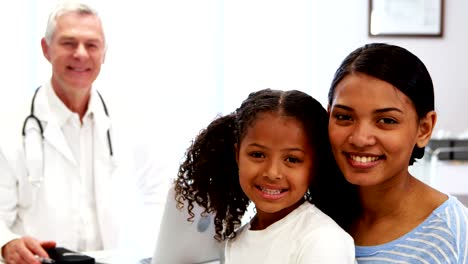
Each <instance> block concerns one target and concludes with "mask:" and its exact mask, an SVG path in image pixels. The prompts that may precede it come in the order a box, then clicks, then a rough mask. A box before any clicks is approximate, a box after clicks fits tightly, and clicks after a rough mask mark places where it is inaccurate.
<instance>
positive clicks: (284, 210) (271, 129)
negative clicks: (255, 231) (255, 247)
mask: <svg viewBox="0 0 468 264" xmlns="http://www.w3.org/2000/svg"><path fill="white" fill-rule="evenodd" d="M313 155H315V153H313V150H312V148H311V146H310V143H309V140H308V138H307V135H306V132H305V130H304V127H303V125H302V124H301V123H300V122H299V121H298V120H297V119H295V118H292V117H285V116H281V115H279V114H277V113H261V114H259V115H258V117H257V119H256V120H255V122H254V123H253V126H251V127H249V128H248V130H247V133H246V135H245V137H244V138H243V139H242V141H241V143H240V145H239V146H238V148H237V162H238V166H239V181H240V185H241V187H242V190H243V191H244V192H245V194H246V195H247V197H248V198H249V199H250V200H251V201H253V202H254V203H255V206H256V209H257V216H258V218H259V219H260V218H261V217H268V219H270V220H273V221H272V222H275V221H277V220H279V219H281V218H283V217H284V216H285V215H287V214H288V213H289V212H291V211H293V210H294V209H295V208H297V207H298V206H299V205H300V204H301V203H302V198H303V196H304V194H305V193H306V191H307V189H308V186H309V183H310V181H311V178H312V175H311V172H312V168H313V165H314V164H313V160H314V158H313Z"/></svg>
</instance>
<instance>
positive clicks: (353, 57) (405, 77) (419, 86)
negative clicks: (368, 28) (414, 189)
mask: <svg viewBox="0 0 468 264" xmlns="http://www.w3.org/2000/svg"><path fill="white" fill-rule="evenodd" d="M353 73H364V74H366V75H369V76H372V77H375V78H377V79H380V80H382V81H385V82H387V83H389V84H391V85H393V86H394V87H396V88H397V89H398V90H400V91H401V92H402V93H404V94H405V95H406V96H407V97H408V98H409V99H410V100H411V101H412V103H413V105H414V107H415V109H416V113H417V115H418V117H419V118H423V117H424V116H426V114H427V113H429V112H430V111H433V110H434V86H433V84H432V79H431V76H430V74H429V72H428V71H427V69H426V66H425V65H424V63H423V62H422V61H421V60H420V59H419V58H418V57H416V56H415V55H414V54H413V53H411V52H409V51H408V50H406V49H404V48H402V47H399V46H395V45H389V44H385V43H371V44H367V45H364V46H362V47H360V48H358V49H356V50H354V51H353V52H351V53H350V54H349V55H348V56H347V57H346V58H345V59H344V60H343V62H342V63H341V65H340V67H339V68H338V70H337V71H336V73H335V77H334V78H333V81H332V83H331V86H330V90H329V92H328V104H329V105H332V103H333V97H334V94H335V88H336V86H337V85H338V83H339V82H340V81H341V80H343V78H345V77H346V76H348V75H349V74H353ZM423 156H424V147H423V148H420V147H418V146H417V145H415V146H414V149H413V153H412V154H411V158H410V162H409V165H412V164H413V163H414V162H415V161H416V159H420V158H422V157H423Z"/></svg>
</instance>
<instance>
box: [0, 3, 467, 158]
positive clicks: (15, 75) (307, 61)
mask: <svg viewBox="0 0 468 264" xmlns="http://www.w3.org/2000/svg"><path fill="white" fill-rule="evenodd" d="M89 1H90V2H94V3H95V4H97V6H98V8H99V9H100V10H101V13H102V15H103V17H104V23H105V26H106V30H107V35H108V36H107V37H108V39H109V50H108V55H107V59H106V63H105V65H104V67H103V71H102V74H101V76H100V78H99V79H98V82H97V85H99V87H100V88H101V90H102V91H103V93H104V94H105V95H106V96H107V97H108V98H109V99H108V100H107V101H109V104H111V109H112V113H111V114H112V115H113V116H119V117H123V118H126V119H127V120H130V121H132V122H133V123H135V122H137V123H139V124H140V125H141V126H142V129H141V131H142V132H141V133H142V134H144V135H145V136H147V137H149V138H150V140H152V139H151V138H163V139H166V138H169V139H171V140H166V144H169V145H167V146H166V145H165V146H163V148H164V149H174V152H175V153H179V154H176V155H178V156H181V153H183V151H184V149H185V147H187V146H188V144H189V142H190V140H191V139H192V138H193V136H194V135H195V134H196V133H197V132H198V131H199V130H200V129H201V128H202V127H204V126H205V125H206V124H207V123H208V122H209V121H210V120H212V119H213V118H214V117H215V116H216V115H217V114H218V113H220V112H222V113H228V112H231V111H233V110H234V109H235V107H236V106H238V105H239V103H240V101H241V100H242V99H243V98H245V96H246V95H247V94H248V93H249V92H251V91H253V90H257V89H262V88H266V87H270V88H278V89H298V90H303V91H306V92H309V93H311V94H312V95H313V96H315V97H316V98H317V99H319V100H320V101H321V102H322V103H323V105H324V106H326V96H327V91H328V87H329V84H330V81H331V79H332V77H333V74H334V71H335V69H336V67H337V66H338V65H339V64H340V62H341V60H342V59H343V58H344V57H345V56H346V55H347V54H348V53H349V52H350V51H352V50H354V49H355V48H357V47H358V46H361V45H363V44H365V43H367V42H388V43H393V44H397V45H402V46H404V47H406V48H408V49H409V50H411V51H413V52H414V53H415V54H416V55H417V56H419V57H420V58H421V59H422V60H423V61H424V62H425V64H426V66H427V67H428V69H429V71H430V72H431V74H432V77H433V81H434V84H435V90H436V91H435V92H436V108H437V111H438V113H439V120H438V124H437V127H436V128H437V130H441V129H443V130H445V131H449V132H451V133H452V134H453V135H458V134H460V133H461V132H463V131H465V130H467V129H468V126H467V125H466V122H464V120H465V119H464V116H463V113H464V112H465V111H464V110H465V108H464V104H465V100H466V99H467V98H468V90H467V89H465V84H466V83H468V74H466V73H465V72H466V67H464V66H465V61H466V60H467V58H468V49H466V47H467V46H468V31H467V30H466V25H467V24H468V17H467V16H466V15H465V12H464V10H468V1H464V0H450V1H448V0H446V1H445V2H446V3H445V21H444V23H445V27H444V37H443V38H369V37H368V36H367V21H368V18H367V16H368V0H327V1H319V0H296V1H286V0H269V1H267V0H237V1H207V0H205V1H183V0H181V1H144V0H135V1H132V3H131V4H130V3H128V2H124V1H106V0H99V1H98V0H89ZM55 2H57V1H56V0H55V1H52V0H20V1H13V2H9V3H8V9H7V10H8V12H5V15H2V16H1V17H0V22H1V23H0V29H1V32H4V36H5V37H4V38H3V41H2V42H1V43H0V50H2V52H3V56H2V60H1V61H0V70H1V72H2V74H1V81H2V82H3V87H2V88H0V93H1V94H2V96H0V117H1V118H3V119H4V120H5V118H8V119H23V118H22V117H16V116H14V115H11V114H9V111H10V110H9V109H11V108H13V107H15V104H16V102H15V100H11V97H20V95H22V94H30V92H31V91H32V89H34V88H35V87H37V86H38V85H40V84H41V83H42V82H43V81H45V80H47V79H48V78H49V75H50V73H49V72H50V67H49V65H48V62H47V61H46V60H45V59H44V58H43V57H42V53H41V49H40V38H41V36H42V34H43V32H44V28H45V22H46V16H47V13H48V10H50V8H51V7H52V6H54V4H55ZM12 25H15V27H13V26H12ZM7 94H8V95H7ZM112 105H114V107H112ZM436 134H438V132H437V131H436ZM169 142H170V143H169ZM155 145H157V144H156V143H155ZM158 147H159V148H161V146H160V145H158Z"/></svg>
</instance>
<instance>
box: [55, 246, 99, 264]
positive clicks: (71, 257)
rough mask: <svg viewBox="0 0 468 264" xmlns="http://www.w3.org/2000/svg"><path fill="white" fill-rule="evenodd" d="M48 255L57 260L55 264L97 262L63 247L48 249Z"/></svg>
mask: <svg viewBox="0 0 468 264" xmlns="http://www.w3.org/2000/svg"><path fill="white" fill-rule="evenodd" d="M46 251H47V254H49V257H50V258H51V259H53V260H55V264H68V263H74V264H95V263H96V261H95V260H94V258H92V257H90V256H87V255H83V254H81V253H78V252H75V251H71V250H69V249H66V248H63V247H56V248H51V249H47V250H46Z"/></svg>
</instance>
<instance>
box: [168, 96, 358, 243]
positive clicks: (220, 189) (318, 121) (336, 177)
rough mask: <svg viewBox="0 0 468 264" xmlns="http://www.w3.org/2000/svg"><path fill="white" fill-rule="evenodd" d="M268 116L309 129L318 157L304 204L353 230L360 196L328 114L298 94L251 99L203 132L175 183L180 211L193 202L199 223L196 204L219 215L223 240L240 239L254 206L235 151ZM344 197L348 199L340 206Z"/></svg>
mask: <svg viewBox="0 0 468 264" xmlns="http://www.w3.org/2000/svg"><path fill="white" fill-rule="evenodd" d="M265 112H274V113H278V114H280V115H283V116H288V117H294V118H296V119H297V120H298V121H300V122H301V123H302V124H303V126H304V129H305V131H306V133H307V136H308V139H309V142H310V144H311V147H312V149H313V151H314V152H315V153H316V155H314V159H315V160H314V162H313V164H314V168H313V171H311V173H312V174H313V177H312V182H311V184H310V186H309V189H308V191H307V193H306V194H305V196H304V198H305V200H307V201H309V202H313V203H314V204H315V205H316V206H317V207H318V208H320V209H321V210H322V211H323V212H324V213H326V214H328V215H329V216H330V217H332V218H333V219H334V220H335V221H336V222H337V223H338V224H339V225H340V226H342V227H343V228H347V227H348V225H349V224H350V223H351V221H352V217H354V215H355V214H356V213H357V210H356V208H357V207H356V206H357V204H358V203H357V200H356V199H357V193H356V191H355V190H354V189H353V187H352V186H351V185H350V184H348V183H347V182H346V180H345V178H344V177H343V175H342V174H341V172H340V171H339V169H338V166H337V165H336V163H335V160H334V158H333V154H332V152H331V147H330V142H329V139H328V114H327V112H326V110H325V109H324V108H323V106H322V105H321V104H320V103H319V102H318V101H316V100H315V99H314V98H312V97H311V96H309V95H307V94H306V93H303V92H300V91H296V90H292V91H278V90H271V89H264V90H261V91H257V92H254V93H251V94H250V95H249V96H248V98H247V99H246V100H245V101H243V103H242V104H241V106H240V107H239V108H238V109H237V110H236V111H235V112H233V113H231V114H229V115H226V116H223V117H219V118H217V119H215V120H214V121H213V122H212V123H211V124H210V125H209V126H208V127H207V128H206V129H204V130H202V131H201V133H200V134H199V135H198V136H197V137H196V139H195V140H194V141H193V143H192V145H191V146H190V148H189V149H188V150H187V153H186V157H185V160H184V162H183V163H182V164H181V165H180V168H179V172H178V175H177V179H176V182H175V191H176V200H177V201H178V205H179V207H183V206H184V204H185V203H186V202H187V204H188V205H187V209H188V211H189V214H190V215H191V216H192V218H193V216H194V213H193V212H192V209H193V207H194V203H196V204H198V205H199V206H201V207H202V208H204V209H205V211H204V213H214V215H215V218H214V224H215V230H216V235H215V238H216V239H217V240H226V239H229V238H233V237H235V230H236V228H238V227H239V226H240V224H241V218H242V216H243V215H244V213H245V211H246V209H247V206H248V204H249V199H248V198H247V196H246V195H245V194H244V192H243V191H242V189H241V186H240V183H239V169H238V166H237V163H236V152H235V145H236V144H240V142H241V141H242V139H243V138H244V136H245V135H246V133H247V130H248V129H249V128H250V127H251V126H252V125H253V124H254V123H255V121H256V118H257V117H258V115H259V114H260V113H265ZM338 194H339V195H340V196H341V197H345V198H344V199H341V200H340V201H338ZM343 195H344V196H343ZM346 195H348V197H347V196H346Z"/></svg>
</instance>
